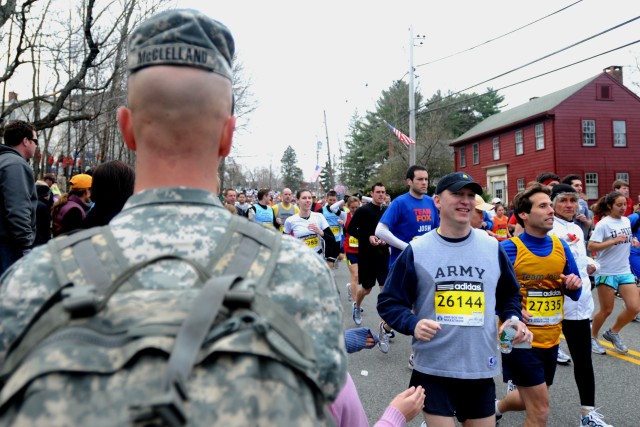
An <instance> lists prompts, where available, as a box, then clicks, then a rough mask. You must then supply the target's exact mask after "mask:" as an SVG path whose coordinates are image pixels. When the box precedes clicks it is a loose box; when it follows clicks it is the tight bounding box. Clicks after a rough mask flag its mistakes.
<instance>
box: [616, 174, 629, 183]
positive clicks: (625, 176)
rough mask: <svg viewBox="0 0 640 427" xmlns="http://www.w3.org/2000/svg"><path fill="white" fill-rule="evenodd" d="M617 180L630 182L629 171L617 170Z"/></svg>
mask: <svg viewBox="0 0 640 427" xmlns="http://www.w3.org/2000/svg"><path fill="white" fill-rule="evenodd" d="M617 180H622V181H624V182H629V172H616V181H617Z"/></svg>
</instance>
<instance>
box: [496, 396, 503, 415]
mask: <svg viewBox="0 0 640 427" xmlns="http://www.w3.org/2000/svg"><path fill="white" fill-rule="evenodd" d="M498 402H500V401H499V400H498V399H496V416H499V415H502V412H500V410H499V409H498Z"/></svg>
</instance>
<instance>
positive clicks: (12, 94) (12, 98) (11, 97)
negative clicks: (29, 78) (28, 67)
mask: <svg viewBox="0 0 640 427" xmlns="http://www.w3.org/2000/svg"><path fill="white" fill-rule="evenodd" d="M16 101H18V94H17V93H16V92H9V102H16Z"/></svg>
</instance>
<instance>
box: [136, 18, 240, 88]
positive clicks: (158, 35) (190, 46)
mask: <svg viewBox="0 0 640 427" xmlns="http://www.w3.org/2000/svg"><path fill="white" fill-rule="evenodd" d="M234 50H235V44H234V41H233V36H232V35H231V32H230V31H229V29H228V28H227V27H225V26H224V25H223V24H222V23H220V22H218V21H216V20H214V19H211V18H209V17H208V16H206V15H204V14H203V13H201V12H199V11H196V10H191V9H177V10H168V11H165V12H161V13H159V14H157V15H154V16H153V17H151V18H149V19H147V20H146V21H144V22H143V23H142V24H140V25H139V26H138V27H137V28H136V29H135V30H134V31H133V33H132V34H131V37H130V38H129V45H128V51H129V52H128V57H127V68H128V69H129V71H130V72H131V73H134V72H136V71H138V70H140V69H142V68H144V67H150V66H153V65H184V66H187V67H196V68H202V69H204V70H207V71H213V72H214V73H217V74H220V75H221V76H223V77H226V78H228V79H229V80H232V71H231V60H232V58H233V54H234Z"/></svg>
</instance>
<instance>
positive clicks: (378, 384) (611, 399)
mask: <svg viewBox="0 0 640 427" xmlns="http://www.w3.org/2000/svg"><path fill="white" fill-rule="evenodd" d="M335 277H336V282H337V283H338V287H339V289H340V293H341V301H342V304H343V308H344V327H345V329H348V328H353V327H356V325H355V324H354V323H353V320H352V318H351V304H350V303H349V302H348V301H347V295H346V289H345V284H346V283H347V282H348V281H349V272H348V270H347V266H346V265H345V263H344V262H341V263H339V264H338V268H337V269H336V270H335ZM378 292H379V289H378V287H377V286H376V288H375V289H374V290H373V291H372V292H371V294H370V295H369V296H367V297H366V298H365V300H364V303H363V308H364V310H365V311H364V313H363V323H362V326H364V327H368V328H371V330H373V331H374V332H375V333H378V324H379V322H380V318H379V317H378V314H377V311H376V308H375V303H376V301H377V296H378ZM595 303H596V310H597V307H598V300H597V295H596V296H595ZM621 309H622V301H621V300H616V304H615V311H614V313H613V314H612V315H611V316H610V317H609V319H607V322H606V323H605V325H604V328H603V331H604V330H606V328H608V327H610V326H611V325H612V324H613V321H614V319H615V316H616V315H617V313H618V312H619V311H620V310H621ZM621 335H622V337H623V339H624V341H625V343H626V344H627V345H628V346H629V349H630V350H629V353H628V354H627V355H625V356H621V355H617V354H615V353H613V352H611V351H608V352H607V354H606V355H598V354H593V355H592V356H593V362H594V370H595V375H596V406H597V407H599V408H600V412H601V413H602V414H603V415H604V416H605V420H606V421H607V422H608V423H609V424H611V425H613V426H615V427H637V426H640V323H631V324H629V325H627V327H625V328H624V329H623V330H622V333H621ZM607 344H608V342H604V343H603V345H605V346H607ZM560 345H561V347H562V348H563V349H564V350H565V351H566V352H567V353H568V348H567V346H566V342H565V341H564V340H562V342H561V344H560ZM609 347H610V346H609ZM410 354H411V338H410V337H407V336H403V335H400V334H396V338H395V339H393V340H392V343H391V349H390V350H389V353H387V354H383V353H382V352H380V351H379V350H378V349H377V348H374V349H371V350H363V351H361V352H359V353H354V354H350V355H349V356H348V369H349V372H350V373H351V376H352V377H353V380H354V382H355V384H356V387H357V388H358V392H359V394H360V398H361V400H362V403H363V405H364V408H365V411H366V412H367V414H368V416H369V422H370V424H371V425H374V424H375V422H376V421H377V420H378V418H379V417H380V416H381V415H382V413H383V412H384V410H385V408H386V407H387V405H388V404H389V402H390V401H391V399H392V398H393V397H394V396H395V395H396V394H397V393H399V392H401V391H402V390H404V389H405V388H406V387H407V385H408V384H409V377H410V375H411V371H410V370H409V369H408V367H407V364H408V361H409V355H410ZM495 381H496V390H497V395H498V397H499V398H500V397H502V396H504V394H505V391H506V390H505V389H506V385H505V384H504V383H503V382H502V378H501V377H497V378H496V379H495ZM550 393H551V415H550V418H549V423H548V425H549V426H552V427H556V426H557V427H565V426H577V425H579V421H580V417H579V415H580V400H579V398H578V390H577V387H576V385H575V381H574V378H573V366H572V365H568V366H560V365H559V366H558V369H557V371H556V376H555V381H554V384H553V386H552V387H551V389H550ZM421 422H422V419H421V418H420V417H416V418H415V419H414V420H413V421H411V422H410V423H409V424H407V425H408V426H410V427H419V426H420V423H421ZM523 422H524V415H523V414H522V413H508V414H506V415H505V416H504V417H503V419H502V420H501V421H500V427H515V426H522V425H523Z"/></svg>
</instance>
